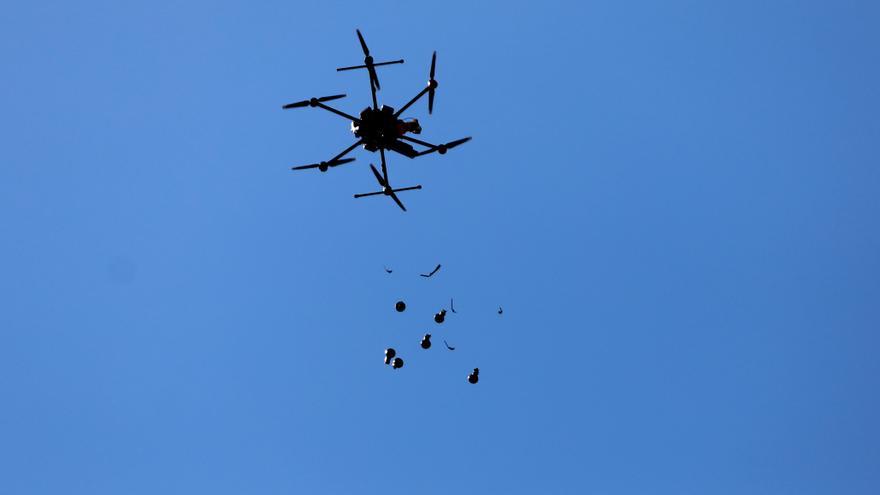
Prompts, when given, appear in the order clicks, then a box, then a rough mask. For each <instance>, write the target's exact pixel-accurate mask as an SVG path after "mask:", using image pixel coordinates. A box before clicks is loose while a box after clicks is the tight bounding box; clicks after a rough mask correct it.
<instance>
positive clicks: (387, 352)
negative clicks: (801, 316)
mask: <svg viewBox="0 0 880 495" xmlns="http://www.w3.org/2000/svg"><path fill="white" fill-rule="evenodd" d="M396 355H397V351H395V350H394V349H393V348H391V347H389V348H388V349H385V364H391V360H392V359H394V356H396Z"/></svg>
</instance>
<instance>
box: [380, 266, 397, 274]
mask: <svg viewBox="0 0 880 495" xmlns="http://www.w3.org/2000/svg"><path fill="white" fill-rule="evenodd" d="M382 268H384V269H385V273H392V272H394V270H389V269H388V267H387V266H383V267H382Z"/></svg>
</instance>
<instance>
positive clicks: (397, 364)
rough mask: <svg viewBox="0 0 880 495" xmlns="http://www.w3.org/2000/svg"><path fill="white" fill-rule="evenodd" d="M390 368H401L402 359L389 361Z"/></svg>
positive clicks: (397, 358)
mask: <svg viewBox="0 0 880 495" xmlns="http://www.w3.org/2000/svg"><path fill="white" fill-rule="evenodd" d="M391 367H392V368H394V369H398V368H403V359H400V358H399V357H396V358H394V361H391ZM472 383H476V382H472Z"/></svg>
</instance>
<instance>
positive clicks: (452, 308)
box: [449, 298, 458, 313]
mask: <svg viewBox="0 0 880 495" xmlns="http://www.w3.org/2000/svg"><path fill="white" fill-rule="evenodd" d="M449 309H450V310H451V311H452V312H453V313H457V312H458V311H456V310H455V306H453V304H452V299H451V298H450V299H449Z"/></svg>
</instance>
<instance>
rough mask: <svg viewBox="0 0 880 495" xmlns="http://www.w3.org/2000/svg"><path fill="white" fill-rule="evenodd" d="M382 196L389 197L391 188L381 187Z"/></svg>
mask: <svg viewBox="0 0 880 495" xmlns="http://www.w3.org/2000/svg"><path fill="white" fill-rule="evenodd" d="M382 194H384V195H385V196H391V186H382Z"/></svg>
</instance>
